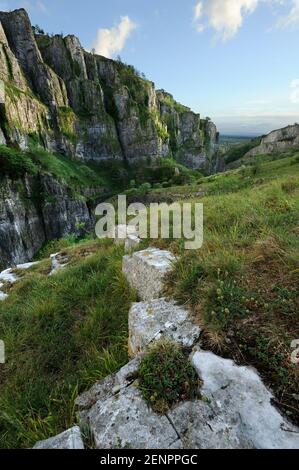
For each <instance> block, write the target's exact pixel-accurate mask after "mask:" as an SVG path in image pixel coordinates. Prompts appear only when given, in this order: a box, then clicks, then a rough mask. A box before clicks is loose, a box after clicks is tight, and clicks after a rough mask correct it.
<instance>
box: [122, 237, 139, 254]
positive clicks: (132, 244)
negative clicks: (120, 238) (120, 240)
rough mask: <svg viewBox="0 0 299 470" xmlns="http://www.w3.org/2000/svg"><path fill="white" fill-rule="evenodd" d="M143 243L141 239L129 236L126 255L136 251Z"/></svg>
mask: <svg viewBox="0 0 299 470" xmlns="http://www.w3.org/2000/svg"><path fill="white" fill-rule="evenodd" d="M140 243H141V238H139V237H138V236H137V235H128V237H127V238H126V241H125V250H126V253H129V252H130V251H131V250H134V248H136V247H137V246H138V245H140Z"/></svg>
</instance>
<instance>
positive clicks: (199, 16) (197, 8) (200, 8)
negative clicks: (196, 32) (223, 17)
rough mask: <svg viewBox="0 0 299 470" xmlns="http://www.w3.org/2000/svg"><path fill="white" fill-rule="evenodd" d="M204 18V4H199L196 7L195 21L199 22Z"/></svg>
mask: <svg viewBox="0 0 299 470" xmlns="http://www.w3.org/2000/svg"><path fill="white" fill-rule="evenodd" d="M201 16H202V2H198V3H197V4H196V5H195V7H194V21H197V20H199V18H201Z"/></svg>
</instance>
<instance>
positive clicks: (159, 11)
mask: <svg viewBox="0 0 299 470" xmlns="http://www.w3.org/2000/svg"><path fill="white" fill-rule="evenodd" d="M19 7H24V8H26V9H27V10H28V12H29V14H30V17H31V20H32V22H33V23H34V24H35V23H37V24H39V25H40V26H41V27H43V28H44V29H45V31H47V32H49V33H61V32H63V33H64V34H75V35H77V36H78V37H79V38H80V40H81V43H82V45H83V46H84V47H85V48H87V49H91V48H92V47H94V48H96V50H97V51H98V52H101V53H103V54H105V55H110V56H111V57H114V56H117V55H118V54H119V55H120V56H121V57H122V59H123V60H124V61H125V62H127V63H131V64H133V65H135V67H136V68H138V69H139V70H140V71H142V72H144V73H145V74H146V76H147V77H148V78H149V79H151V80H153V81H154V82H155V83H156V86H157V87H158V88H164V89H166V90H167V91H169V92H171V93H172V94H173V95H174V97H175V98H176V99H177V100H178V101H181V102H182V103H183V104H186V105H188V106H190V107H191V108H192V109H193V110H195V111H196V112H200V113H201V114H202V115H203V116H210V117H211V118H212V119H213V120H214V121H215V122H216V124H217V125H218V127H219V129H220V131H221V132H222V133H229V134H231V133H233V134H259V133H264V132H268V131H270V130H272V129H274V128H277V127H281V126H283V125H287V124H289V123H290V124H291V123H294V122H295V121H298V122H299V60H298V44H299V0H202V1H199V0H163V1H161V0H150V1H149V0H109V1H106V0H105V1H104V0H84V1H81V0H80V1H79V0H77V1H76V0H25V1H21V0H6V1H5V0H3V1H1V0H0V8H1V9H4V10H10V9H14V8H19ZM103 30H105V31H103Z"/></svg>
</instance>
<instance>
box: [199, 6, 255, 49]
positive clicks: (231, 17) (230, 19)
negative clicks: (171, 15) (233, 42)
mask: <svg viewBox="0 0 299 470" xmlns="http://www.w3.org/2000/svg"><path fill="white" fill-rule="evenodd" d="M258 3H259V0H201V1H199V2H198V3H197V4H196V6H195V10H194V21H195V23H196V28H197V30H199V31H202V30H203V28H204V27H205V25H204V23H202V22H199V20H201V19H202V18H203V16H204V17H206V18H207V24H208V26H210V27H212V28H213V29H214V30H215V31H216V32H217V34H218V35H220V37H221V39H222V40H224V41H226V40H228V39H230V38H232V37H233V36H234V35H235V34H236V33H237V31H238V29H239V28H241V26H242V24H243V20H244V17H245V16H246V15H249V14H250V13H253V12H254V10H255V9H256V7H257V6H258Z"/></svg>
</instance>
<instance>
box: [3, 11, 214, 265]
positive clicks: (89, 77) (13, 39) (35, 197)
mask: <svg viewBox="0 0 299 470" xmlns="http://www.w3.org/2000/svg"><path fill="white" fill-rule="evenodd" d="M1 144H4V145H8V146H12V147H19V148H20V149H22V150H27V149H29V148H32V145H33V144H34V146H35V147H36V146H40V147H43V148H44V149H45V150H47V151H49V152H51V153H55V154H63V155H64V156H66V157H69V158H72V159H75V160H76V159H77V160H78V159H79V160H81V161H85V162H88V161H91V160H93V161H96V162H98V163H100V164H101V163H102V165H103V164H104V162H106V161H107V160H109V161H111V160H114V161H118V162H127V163H129V164H134V163H137V162H139V161H140V160H145V161H146V162H147V164H149V165H150V164H151V162H153V163H154V162H155V160H156V159H158V158H161V157H166V156H167V157H170V156H172V157H174V158H175V159H177V160H178V161H180V162H182V163H184V164H185V165H186V166H188V167H190V168H193V169H209V168H211V162H214V163H215V161H217V159H216V158H214V155H215V153H216V152H215V151H216V150H217V146H218V133H217V129H216V126H215V125H214V124H213V123H212V122H211V121H210V120H208V119H201V117H200V115H199V114H195V113H193V112H192V111H191V110H190V109H189V108H186V107H184V106H182V105H180V104H179V103H177V102H176V101H175V100H174V99H173V97H172V96H171V95H169V94H168V93H166V92H164V91H163V90H162V91H156V89H155V86H154V84H153V83H152V82H150V81H148V80H146V79H143V78H141V77H140V74H139V73H137V72H136V70H135V69H134V68H133V67H132V66H128V65H126V64H123V63H121V62H119V61H113V60H109V59H106V58H104V57H101V56H97V55H94V54H91V53H89V52H86V51H85V50H84V49H83V48H82V47H81V45H80V42H79V40H78V39H77V38H76V37H75V36H67V37H62V36H61V35H56V36H48V35H44V34H43V35H41V34H39V35H35V34H34V33H33V29H32V26H31V23H30V20H29V17H28V15H27V13H26V11H25V10H24V9H20V10H16V11H13V12H9V13H7V12H0V145H1ZM0 157H1V158H2V155H0ZM3 158H5V157H3ZM0 163H1V162H0ZM0 177H1V185H0V265H1V267H3V266H8V265H11V264H19V263H23V262H25V261H28V260H29V259H31V258H32V257H33V256H34V255H35V253H36V252H37V251H38V250H39V249H40V248H41V246H42V245H43V243H44V242H45V241H48V240H51V239H54V238H60V237H63V236H65V235H67V234H69V233H76V234H78V235H79V234H80V228H78V227H83V226H84V230H88V229H92V227H93V225H94V216H93V203H92V202H91V199H90V196H95V194H100V193H101V192H102V190H103V187H102V185H101V181H99V183H98V182H96V184H93V185H92V187H91V189H90V191H91V193H93V194H87V193H88V190H85V193H84V194H83V193H82V194H81V193H80V191H81V190H80V189H78V190H76V191H75V195H74V192H73V191H72V189H70V187H68V185H67V184H65V183H64V181H63V180H61V179H59V180H58V179H55V177H51V176H49V175H47V172H46V173H45V174H43V173H42V172H41V173H40V174H38V175H31V176H29V175H26V174H25V176H24V177H22V178H20V177H19V176H14V177H12V176H11V175H10V179H9V178H8V176H5V172H4V174H2V175H0ZM86 191H87V193H86ZM81 230H82V229H81Z"/></svg>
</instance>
